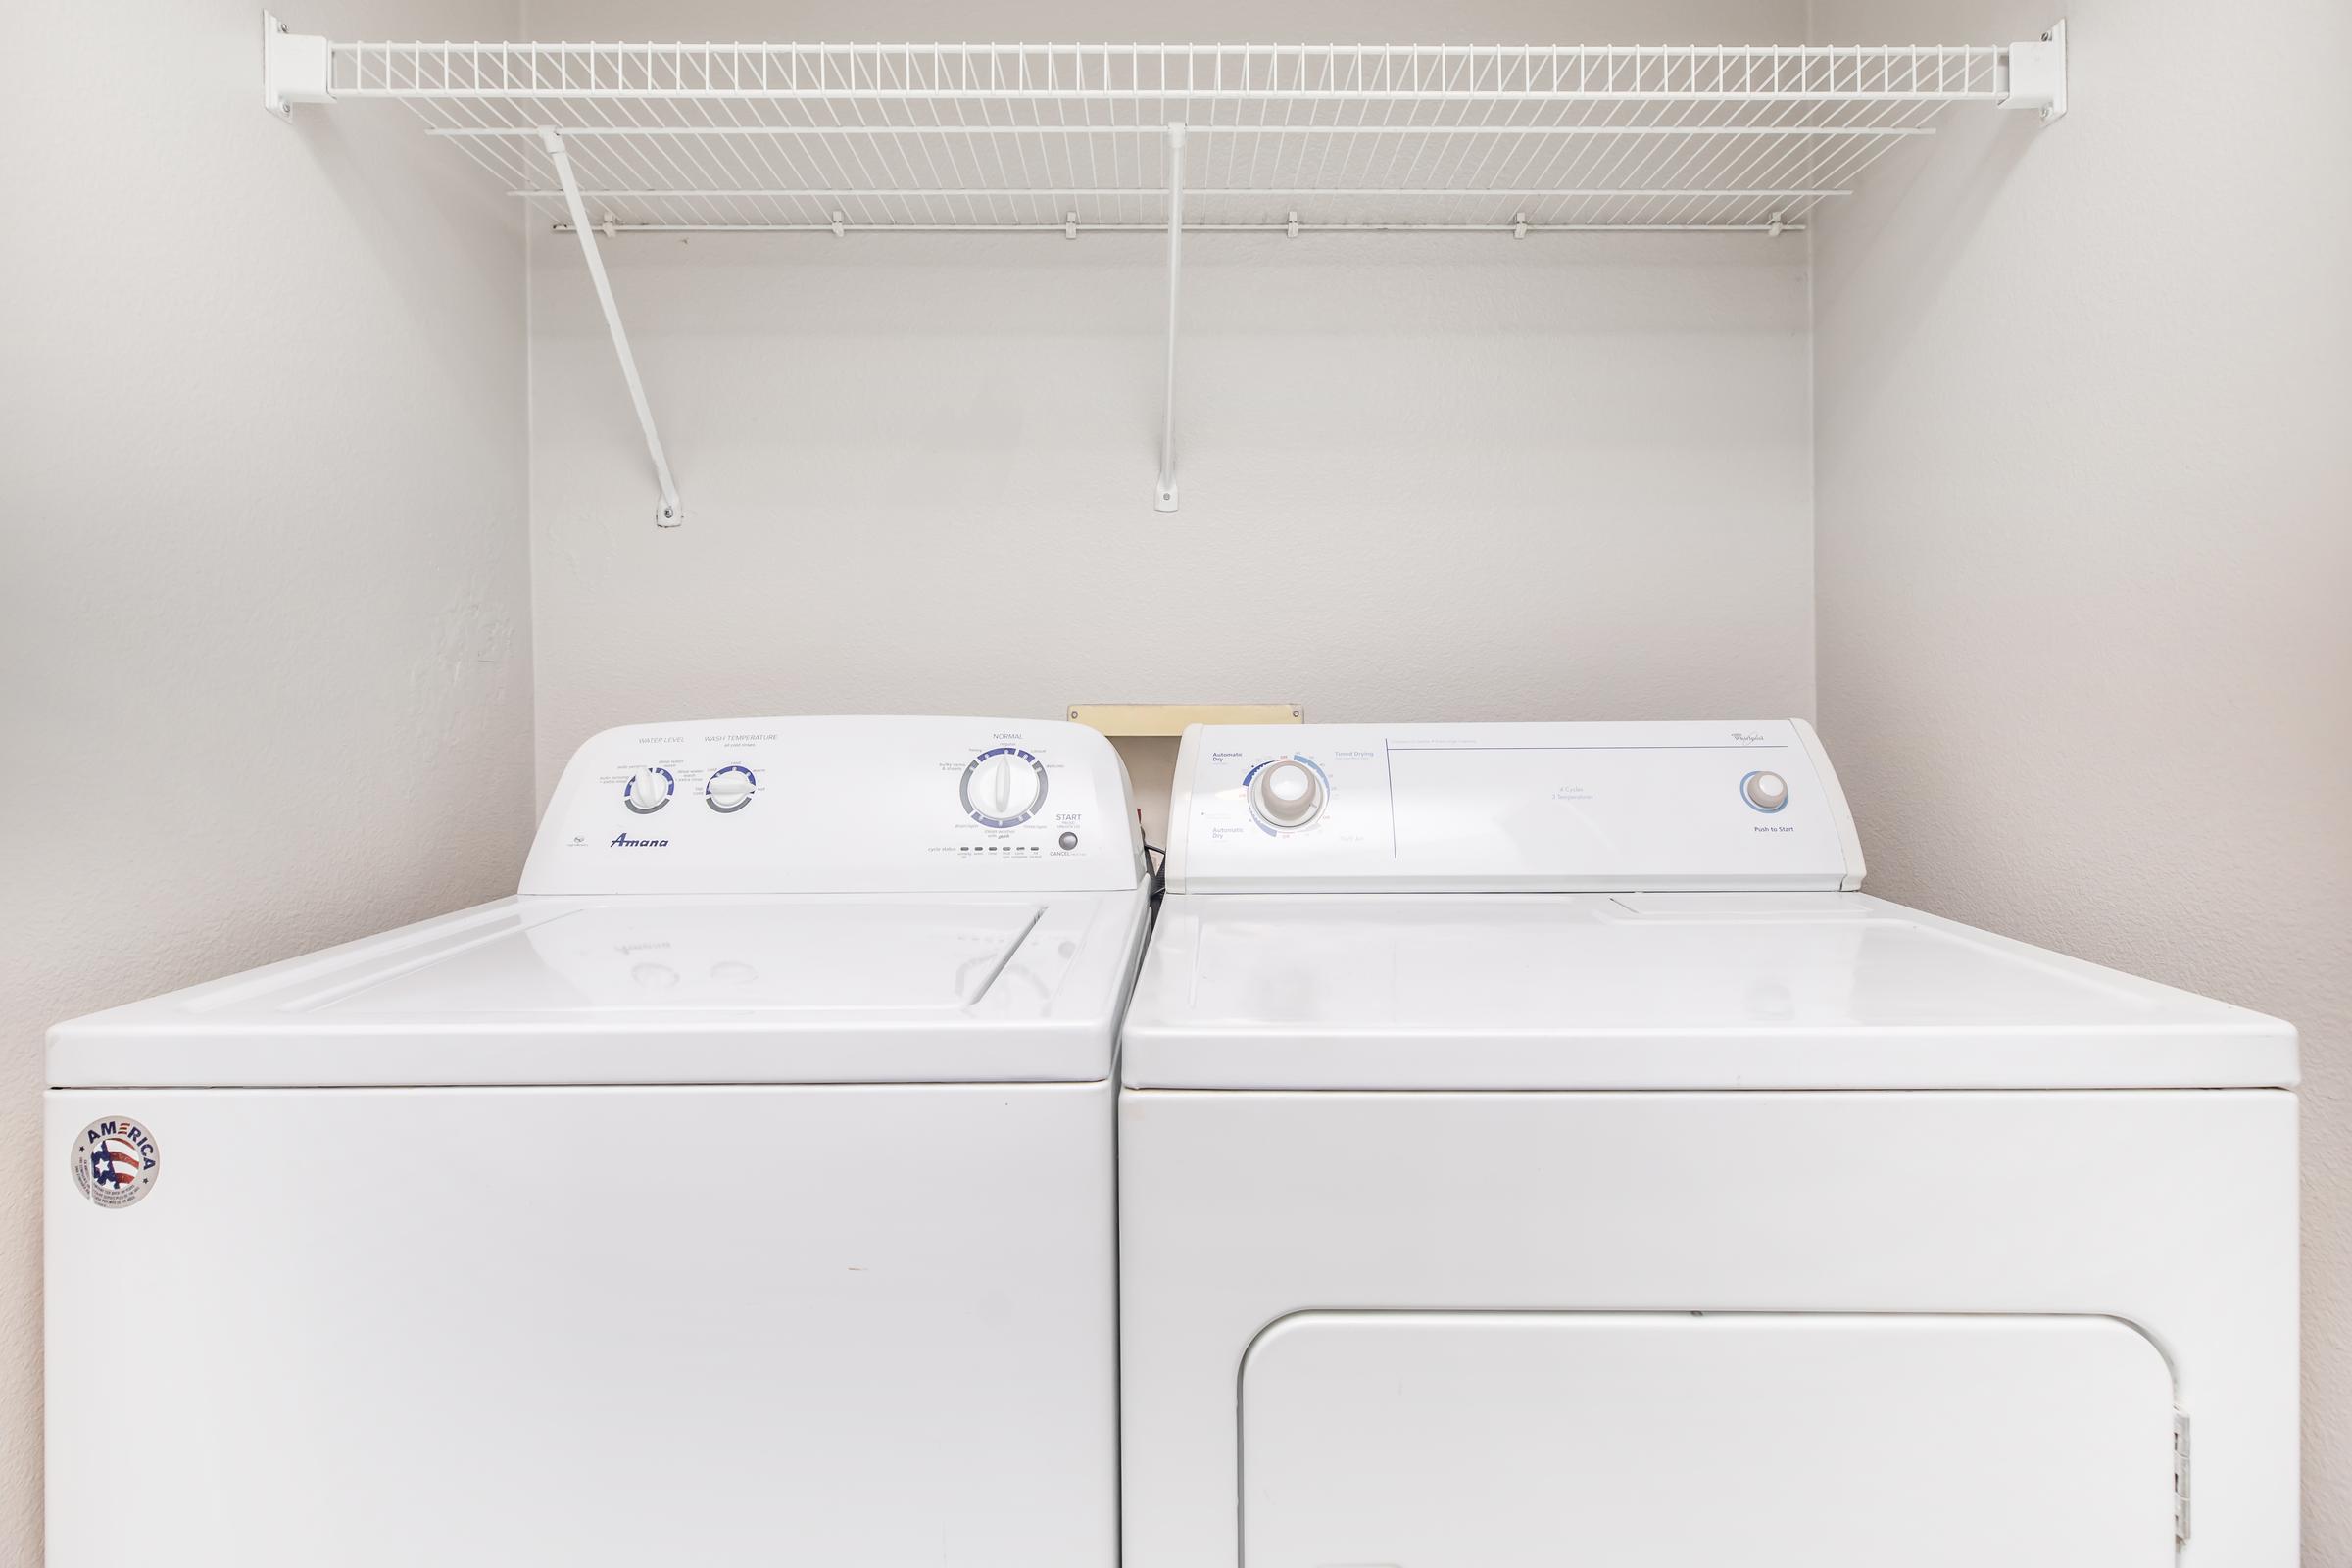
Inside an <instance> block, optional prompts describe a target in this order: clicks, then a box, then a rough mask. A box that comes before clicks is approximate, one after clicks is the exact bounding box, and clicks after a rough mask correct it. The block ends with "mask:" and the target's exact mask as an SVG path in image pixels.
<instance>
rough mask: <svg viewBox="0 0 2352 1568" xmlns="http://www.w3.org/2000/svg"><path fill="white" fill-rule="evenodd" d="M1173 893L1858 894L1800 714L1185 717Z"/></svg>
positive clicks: (1840, 806) (1171, 824)
mask: <svg viewBox="0 0 2352 1568" xmlns="http://www.w3.org/2000/svg"><path fill="white" fill-rule="evenodd" d="M1168 835H1169V840H1168V888H1169V891H1171V892H1290V893H1298V892H1316V891H1330V892H1340V891H1381V890H1384V889H1396V890H1417V891H1463V892H1476V891H1490V890H1492V891H1507V890H1511V889H1528V890H1559V891H1593V892H1604V891H1664V890H1668V889H1709V888H1721V889H1742V888H1754V889H1801V888H1852V887H1859V886H1860V885H1861V881H1862V850H1861V844H1860V841H1859V840H1858V839H1857V838H1856V836H1855V833H1854V826H1853V818H1852V817H1851V815H1850V814H1849V813H1848V812H1847V810H1846V806H1845V797H1844V794H1843V792H1841V791H1840V790H1839V789H1838V776H1837V774H1836V773H1835V772H1834V771H1833V770H1832V769H1831V767H1830V761H1829V759H1828V757H1827V756H1826V755H1824V754H1823V752H1822V750H1821V742H1820V740H1819V739H1818V738H1817V737H1816V736H1815V735H1814V734H1813V731H1812V728H1811V726H1809V725H1807V724H1806V723H1804V721H1803V720H1801V719H1771V720H1762V721H1757V722H1744V723H1705V722H1680V721H1676V722H1661V723H1536V724H1412V725H1376V724H1310V725H1304V726H1300V725H1268V726H1262V727H1260V726H1253V725H1224V726H1196V727H1195V728H1193V729H1190V730H1187V731H1186V732H1185V736H1184V744H1183V747H1182V749H1181V750H1180V752H1179V753H1178V756H1177V760H1176V785H1175V795H1174V798H1173V799H1172V800H1171V801H1170V803H1169V811H1168Z"/></svg>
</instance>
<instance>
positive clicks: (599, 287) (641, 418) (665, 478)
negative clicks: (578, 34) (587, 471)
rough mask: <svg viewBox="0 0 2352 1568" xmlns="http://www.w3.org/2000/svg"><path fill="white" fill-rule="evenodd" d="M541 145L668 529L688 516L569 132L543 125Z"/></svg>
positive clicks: (663, 523) (658, 514) (661, 521)
mask: <svg viewBox="0 0 2352 1568" xmlns="http://www.w3.org/2000/svg"><path fill="white" fill-rule="evenodd" d="M539 145H540V147H541V149H542V150H543V151H545V152H546V154H547V161H548V162H549V163H551V164H553V165H554V166H555V170H556V178H558V179H559V180H561V181H563V184H564V205H565V206H566V207H568V208H570V209H571V231H572V233H574V234H576V235H578V236H579V241H580V254H581V256H583V257H584V258H586V260H587V263H588V278H589V281H591V282H593V283H594V284H595V285H596V301H597V303H598V304H599V305H602V306H603V307H604V308H605V325H606V327H607V328H608V329H609V330H610V331H611V332H612V334H613V353H614V354H616V355H618V356H619V357H620V376H621V379H622V380H624V381H626V382H628V383H629V401H630V402H631V403H633V404H635V405H636V407H637V424H638V428H640V429H642V430H643V431H644V432H645V450H646V454H647V455H648V456H649V457H651V458H652V459H653V460H654V477H655V479H656V480H657V481H659V482H660V484H661V486H662V506H661V510H660V511H658V512H656V513H655V514H654V521H655V522H656V523H658V524H660V525H661V526H662V527H664V528H674V527H676V526H677V525H678V524H679V523H681V522H683V521H685V520H686V511H685V509H684V508H683V507H681V506H680V505H679V504H678V486H677V483H676V481H675V480H673V479H671V478H670V476H669V455H668V454H667V453H665V452H663V451H662V434H661V432H660V431H658V430H656V429H655V428H654V411H653V407H652V405H650V404H648V403H647V402H646V401H645V383H644V382H643V381H642V380H640V379H638V376H637V356H636V355H634V354H632V353H630V352H629V334H628V333H627V332H626V331H624V330H623V329H622V328H621V324H620V307H619V306H618V305H615V304H614V303H613V280H612V279H611V278H609V277H607V276H606V275H605V259H604V256H603V255H602V253H600V252H599V251H598V250H597V248H596V233H597V227H598V225H596V224H594V223H591V222H589V221H588V207H587V204H586V203H585V202H583V201H581V200H580V181H579V177H578V176H577V175H575V174H574V173H573V172H572V170H571V154H570V153H569V152H568V151H566V150H565V148H564V133H563V132H562V131H561V130H558V129H557V128H556V127H555V126H553V125H542V126H540V127H539Z"/></svg>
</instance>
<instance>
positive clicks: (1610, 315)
mask: <svg viewBox="0 0 2352 1568" xmlns="http://www.w3.org/2000/svg"><path fill="white" fill-rule="evenodd" d="M939 18H940V13H939V11H938V10H937V8H936V6H935V5H932V4H927V3H914V0H888V3H884V4H881V5H867V4H856V5H851V4H847V3H839V4H831V5H797V6H786V7H778V6H773V5H760V4H752V3H749V0H692V3H685V4H676V5H670V6H665V7H664V8H663V21H662V27H663V28H664V29H666V30H668V31H670V32H672V33H675V34H679V35H684V36H702V35H711V36H716V37H721V38H733V37H788V36H803V37H826V38H839V37H874V36H884V37H888V36H893V35H896V33H898V32H904V33H907V34H908V35H911V36H916V37H922V38H930V37H936V36H939V35H941V33H942V32H943V31H945V32H949V33H954V34H956V35H958V36H963V35H970V36H991V35H994V36H1009V37H1019V38H1067V37H1072V36H1084V37H1103V36H1110V37H1118V38H1125V37H1128V36H1131V35H1132V36H1136V37H1139V38H1142V39H1145V40H1147V41H1148V40H1151V39H1153V38H1165V37H1168V36H1170V35H1171V34H1170V33H1169V31H1168V29H1169V26H1170V25H1171V22H1173V24H1174V25H1175V26H1176V28H1177V31H1176V33H1175V34H1174V35H1175V36H1179V37H1181V36H1185V35H1188V34H1189V35H1193V36H1198V37H1202V38H1216V37H1227V38H1240V39H1251V40H1261V41H1262V40H1264V39H1267V38H1270V37H1275V36H1280V37H1283V38H1297V37H1318V36H1326V35H1330V36H1341V37H1348V38H1356V37H1374V38H1377V37H1382V36H1393V37H1398V38H1409V39H1413V40H1417V41H1446V40H1454V39H1479V40H1486V41H1492V40H1493V39H1495V38H1498V37H1499V38H1519V37H1541V38H1571V39H1573V38H1603V39H1611V38H1615V39H1636V38H1638V39H1642V40H1649V41H1656V40H1659V39H1692V38H1705V37H1722V38H1725V39H1728V40H1731V41H1746V40H1759V39H1772V38H1781V39H1789V38H1793V37H1796V36H1798V35H1799V33H1800V32H1801V30H1802V26H1803V20H1804V19H1803V12H1802V7H1801V5H1799V4H1796V3H1794V0H1768V3H1756V0H1679V3H1677V4H1673V5H1669V6H1659V5H1649V4H1637V3H1633V0H1596V3H1588V4H1581V5H1575V6H1570V7H1567V8H1561V7H1558V6H1540V5H1531V4H1511V3H1508V0H1480V3H1478V4H1458V5H1449V6H1446V7H1445V8H1443V9H1442V10H1433V9H1432V8H1428V7H1407V6H1399V5H1389V6H1381V7H1371V8H1363V7H1355V6H1343V5H1338V4H1330V3H1324V4H1315V5H1300V4H1286V5H1285V6H1284V7H1283V8H1282V12H1281V16H1280V21H1279V24H1278V25H1277V24H1275V23H1274V22H1272V21H1270V20H1269V18H1268V15H1267V13H1266V12H1265V11H1264V10H1263V8H1262V7H1257V6H1249V5H1243V4H1239V3H1234V0H1219V3H1215V4H1210V5H1208V6H1207V7H1206V8H1205V9H1202V8H1199V7H1188V8H1186V9H1185V11H1184V13H1183V14H1182V15H1181V16H1173V15H1172V14H1171V13H1170V12H1168V11H1167V9H1166V8H1164V7H1148V6H1144V5H1140V4H1135V3H1132V0H1128V3H1122V4H1117V5H1111V6H1104V5H1103V4H1101V3H1080V0H1067V3H1055V0H1045V3H1030V0H1022V3H1018V4H1014V3H1001V4H994V5H983V6H981V7H979V8H977V9H973V8H968V7H967V8H964V9H962V10H959V11H958V12H957V13H956V18H955V22H954V25H952V26H948V27H945V28H944V29H943V27H942V25H941V23H940V20H939ZM531 19H532V26H533V29H534V31H536V32H539V33H541V34H543V35H546V36H550V37H564V38H575V39H588V38H612V37H614V36H630V35H633V34H632V32H631V29H632V27H636V28H640V29H641V28H642V26H643V25H644V24H643V13H642V10H641V8H636V7H630V6H624V5H615V4H604V3H597V0H534V3H533V5H532V8H531ZM1186 245H1187V250H1186V259H1185V270H1184V326H1183V348H1182V355H1181V362H1180V370H1179V375H1180V381H1181V386H1180V391H1179V405H1180V413H1179V432H1178V439H1179V442H1180V446H1181V452H1182V459H1181V466H1182V473H1181V479H1182V487H1183V510H1182V511H1181V512H1179V513H1177V514H1175V515H1160V514H1157V513H1155V512H1153V511H1152V482H1153V477H1154V469H1155V466H1156V464H1157V461H1158V451H1157V445H1158V432H1159V417H1160V403H1159V386H1160V375H1161V352H1162V351H1161V341H1162V332H1163V321H1164V317H1163V310H1164V306H1163V300H1164V294H1165V271H1164V267H1165V261H1164V250H1165V245H1164V241H1162V240H1160V239H1157V238H1154V237H1152V236H1148V235H1144V236H1133V237H1128V236H1110V235H1093V236H1088V237H1086V238H1083V239H1081V240H1078V241H1076V242H1074V243H1073V242H1070V241H1066V240H1063V239H1061V238H1059V237H1052V238H1037V237H1031V236H1005V237H997V238H970V237H962V236H940V237H914V236H891V235H862V236H855V237H852V238H849V239H844V240H836V239H834V238H833V237H831V236H829V235H827V236H815V237H809V236H718V237H711V236H694V237H691V238H689V239H684V240H681V239H679V238H675V237H667V236H663V237H648V236H635V237H623V238H620V239H617V240H615V241H613V242H611V243H609V244H608V245H607V246H606V254H607V256H608V257H609V258H610V259H611V265H612V269H613V286H614V289H615V291H616V293H617V294H618V296H619V298H620V300H621V302H622V309H623V312H624V315H625V316H626V318H627V319H628V321H629V325H630V334H631V339H632V341H633V343H634V344H635V346H636V349H637V354H638V358H639V361H640V363H641V365H642V367H643V368H644V372H645V378H646V381H647V384H648V386H649V388H650V390H651V393H652V397H653V401H654V406H655V408H656V411H657V413H658V416H659V417H660V418H661V420H662V427H663V435H664V438H665V440H666V441H667V443H668V445H669V450H670V455H671V458H672V461H673V463H674V465H675V467H676V470H677V474H678V480H679V483H680V485H681V487H682V490H683V492H684V497H685V502H686V507H687V509H688V521H687V523H686V525H685V526H684V527H682V528H679V529H677V530H674V531H668V532H657V531H656V530H655V529H654V528H653V527H652V526H651V515H652V507H653V498H654V494H655V492H654V489H653V487H652V483H651V480H650V478H649V476H648V471H647V466H646V460H645V457H644V451H643V447H642V445H641V444H640V443H639V442H638V440H637V438H636V435H635V428H634V424H633V421H632V418H631V415H630V411H629V407H628V403H627V401H626V399H625V397H624V396H623V393H622V391H621V387H620V384H619V380H618V377H617V375H616V373H615V371H614V369H613V364H612V351H611V349H610V346H609V345H608V343H607V340H606V337H605V332H604V328H603V324H602V321H601V318H600V317H599V315H598V312H597V308H596V303H595V299H594V296H593V294H592V293H591V291H590V289H589V286H588V283H587V280H586V279H585V277H584V276H583V274H582V270H581V265H580V258H579V256H578V254H577V250H576V247H575V246H574V244H573V242H572V241H571V240H570V239H569V237H568V236H562V235H550V234H545V233H542V234H539V235H537V236H535V237H534V239H533V241H532V310H533V319H532V332H531V352H532V377H533V389H534V391H533V395H534V405H533V417H532V526H533V533H534V540H535V546H536V551H537V559H538V574H537V582H536V589H537V599H538V613H537V619H536V637H537V643H536V657H537V661H538V669H539V679H538V700H539V714H538V722H539V763H540V781H541V787H542V789H543V790H545V789H547V788H551V787H552V786H553V783H554V780H555V777H556V773H557V770H558V769H559V768H560V767H561V766H562V764H563V761H564V759H565V758H566V757H567V756H568V755H569V754H570V752H571V750H572V748H573V747H574V746H575V745H576V744H577V743H578V742H579V741H580V740H581V739H582V738H584V737H585V736H587V735H588V734H590V733H592V732H593V731H595V730H597V729H599V728H602V727H603V726H605V725H607V724H610V723H613V722H615V721H618V720H620V719H624V718H654V717H662V716H667V715H674V714H680V713H684V712H688V711H711V712H734V711H746V712H771V711H774V712H790V711H804V710H818V711H825V710H852V711H856V710H873V711H894V710H914V711H925V710H946V711H982V712H992V711H1001V712H1009V713H1016V714H1054V713H1058V712H1059V711H1061V709H1062V707H1063V705H1065V704H1067V703H1069V702H1073V701H1171V700H1249V699H1284V700H1294V701H1299V702H1302V703H1303V704H1304V705H1305V707H1306V711H1307V713H1308V715H1309V716H1310V717H1314V718H1321V719H1343V718H1355V717H1373V716H1400V715H1427V716H1440V715H1446V716H1458V717H1479V716H1489V715H1509V716H1517V717H1538V716H1580V717H1614V716H1628V717H1630V716H1637V715H1644V716H1657V715H1665V716H1700V715H1724V714H1734V713H1773V714H1777V713H1803V712H1806V711H1808V710H1809V707H1810V701H1811V694H1812V669H1811V656H1812V626H1811V594H1812V587H1811V533H1810V515H1809V513H1810V489H1809V478H1808V472H1807V470H1808V466H1809V463H1810V457H1811V445H1810V443H1811V436H1810V426H1809V403H1808V396H1807V385H1806V381H1807V339H1806V255H1805V250H1804V246H1803V242H1802V240H1801V239H1796V238H1792V237H1784V238H1782V239H1780V240H1777V241H1776V240H1773V239H1770V238H1766V237H1761V236H1758V237H1746V238H1723V237H1713V236H1657V237H1650V238H1628V237H1616V236H1598V237H1593V236H1581V237H1568V236H1537V237H1533V238H1530V239H1527V240H1523V241H1522V240H1512V239H1509V238H1507V237H1500V236H1479V237H1462V236H1338V235H1323V236H1307V237H1303V238H1300V239H1298V240H1289V239H1284V238H1281V237H1279V236H1273V237H1267V236H1254V235H1250V236H1243V235H1216V236H1197V237H1194V238H1191V239H1188V240H1187V242H1186ZM1139 771H1140V770H1139ZM1161 804H1163V803H1161V802H1158V801H1154V802H1153V803H1152V810H1153V812H1154V814H1156V812H1157V810H1158V809H1159V807H1160V805H1161Z"/></svg>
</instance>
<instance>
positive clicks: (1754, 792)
mask: <svg viewBox="0 0 2352 1568" xmlns="http://www.w3.org/2000/svg"><path fill="white" fill-rule="evenodd" d="M1740 794H1742V795H1745V796H1746V797H1747V804H1748V805H1750V806H1752V807H1754V808H1755V809H1757V810H1759V811H1777V810H1779V809H1781V808H1782V807H1784V806H1787V805H1788V804H1789V781H1788V780H1787V779H1785V778H1783V777H1781V775H1780V774H1778V773H1750V774H1748V775H1747V777H1746V778H1744V779H1742V780H1740Z"/></svg>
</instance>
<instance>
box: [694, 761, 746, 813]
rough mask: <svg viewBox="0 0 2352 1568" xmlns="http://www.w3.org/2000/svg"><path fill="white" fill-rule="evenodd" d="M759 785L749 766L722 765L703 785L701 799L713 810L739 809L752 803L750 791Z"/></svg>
mask: <svg viewBox="0 0 2352 1568" xmlns="http://www.w3.org/2000/svg"><path fill="white" fill-rule="evenodd" d="M759 786H760V781H759V780H758V779H756V778H754V777H753V776H752V770H751V769H750V768H748V767H722V768H720V769H719V770H718V771H717V772H715V773H713V774H711V781H710V782H709V783H708V784H705V785H704V786H703V799H705V800H706V801H709V802H710V803H711V809H712V810H713V811H740V810H742V809H744V808H745V807H747V806H749V805H751V804H752V791H753V790H755V789H757V788H759Z"/></svg>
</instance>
